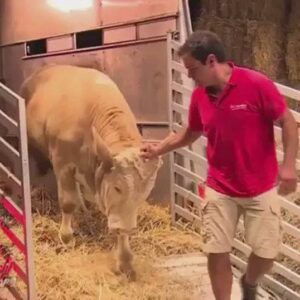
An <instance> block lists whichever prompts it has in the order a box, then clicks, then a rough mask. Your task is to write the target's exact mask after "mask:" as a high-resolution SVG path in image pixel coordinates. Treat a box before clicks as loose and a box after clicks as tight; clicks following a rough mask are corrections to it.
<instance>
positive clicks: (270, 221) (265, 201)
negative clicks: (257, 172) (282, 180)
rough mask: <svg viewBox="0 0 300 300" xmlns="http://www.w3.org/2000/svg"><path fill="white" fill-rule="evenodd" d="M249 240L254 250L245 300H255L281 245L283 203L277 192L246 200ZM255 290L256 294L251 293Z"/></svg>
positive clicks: (247, 236)
mask: <svg viewBox="0 0 300 300" xmlns="http://www.w3.org/2000/svg"><path fill="white" fill-rule="evenodd" d="M244 208H245V215H244V218H245V233H246V241H247V242H248V243H249V245H250V246H251V247H252V253H251V255H250V257H249V260H248V266H247V271H246V273H245V275H244V277H243V280H242V281H243V282H242V286H243V284H244V293H245V294H247V289H248V290H249V291H248V294H249V296H248V297H244V299H245V300H248V299H249V300H252V299H255V293H254V289H255V287H256V285H257V283H258V282H259V280H260V278H261V277H262V276H263V275H264V274H266V273H268V272H269V271H270V270H271V268H272V265H273V261H274V259H275V258H276V256H277V254H278V252H279V247H280V243H281V225H280V223H281V221H280V202H279V197H278V195H277V191H276V189H275V188H274V189H272V190H270V191H268V192H266V193H263V194H261V195H259V196H257V197H254V198H252V199H248V200H246V201H245V206H244ZM251 289H252V293H251V291H250V290H251Z"/></svg>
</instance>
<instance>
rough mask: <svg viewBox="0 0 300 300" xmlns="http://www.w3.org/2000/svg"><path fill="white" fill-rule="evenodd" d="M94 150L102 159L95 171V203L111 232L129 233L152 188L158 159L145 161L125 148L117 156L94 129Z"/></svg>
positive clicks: (131, 149) (158, 163)
mask: <svg viewBox="0 0 300 300" xmlns="http://www.w3.org/2000/svg"><path fill="white" fill-rule="evenodd" d="M93 141H94V143H93V147H94V151H95V152H96V153H97V156H98V157H99V158H100V160H101V164H100V166H98V167H97V169H96V172H95V188H96V201H97V204H98V205H99V208H100V210H101V211H102V212H103V213H104V214H105V215H106V216H107V218H108V227H109V229H110V230H115V229H116V230H124V231H131V230H132V229H134V228H135V227H136V223H137V209H138V207H139V204H141V202H143V201H145V200H146V199H147V197H148V196H149V194H150V192H151V190H152V189H153V187H154V183H155V179H156V175H157V171H158V169H159V167H160V166H161V164H162V160H161V158H157V159H153V160H150V161H147V162H145V161H144V160H143V159H141V158H140V155H139V149H137V148H128V149H126V150H124V151H122V152H121V153H119V154H118V155H116V156H114V157H113V156H112V155H111V153H110V151H109V149H108V148H107V146H106V145H105V143H104V142H103V140H102V139H101V137H100V136H99V134H98V133H97V132H96V131H95V130H94V129H93Z"/></svg>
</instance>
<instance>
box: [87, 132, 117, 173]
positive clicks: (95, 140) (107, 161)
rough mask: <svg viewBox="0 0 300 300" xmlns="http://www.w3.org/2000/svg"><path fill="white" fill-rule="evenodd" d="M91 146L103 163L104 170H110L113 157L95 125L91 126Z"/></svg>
mask: <svg viewBox="0 0 300 300" xmlns="http://www.w3.org/2000/svg"><path fill="white" fill-rule="evenodd" d="M92 147H93V152H94V154H95V155H96V157H97V158H99V160H100V161H101V162H102V163H103V168H104V170H106V171H108V170H110V169H111V168H112V166H113V157H112V155H111V153H110V151H109V149H108V147H107V146H106V145H105V143H104V141H103V139H102V138H101V137H100V135H99V134H98V132H97V130H96V128H95V127H92Z"/></svg>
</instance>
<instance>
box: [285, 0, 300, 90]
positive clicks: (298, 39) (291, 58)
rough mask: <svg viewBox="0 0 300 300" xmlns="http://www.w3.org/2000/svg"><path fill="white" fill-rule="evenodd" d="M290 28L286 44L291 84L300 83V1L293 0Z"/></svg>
mask: <svg viewBox="0 0 300 300" xmlns="http://www.w3.org/2000/svg"><path fill="white" fill-rule="evenodd" d="M290 9H291V12H290V16H289V29H288V34H287V45H286V65H287V71H288V80H289V81H290V83H291V84H293V85H297V84H299V83H300V54H299V47H300V1H299V0H291V7H290Z"/></svg>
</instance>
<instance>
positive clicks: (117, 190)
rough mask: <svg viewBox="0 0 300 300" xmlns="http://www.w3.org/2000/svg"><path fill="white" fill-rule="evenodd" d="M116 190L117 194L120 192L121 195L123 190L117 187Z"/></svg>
mask: <svg viewBox="0 0 300 300" xmlns="http://www.w3.org/2000/svg"><path fill="white" fill-rule="evenodd" d="M114 189H115V190H116V192H118V193H120V194H121V189H120V188H118V187H117V186H115V187H114Z"/></svg>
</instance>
